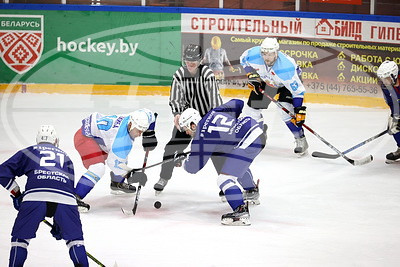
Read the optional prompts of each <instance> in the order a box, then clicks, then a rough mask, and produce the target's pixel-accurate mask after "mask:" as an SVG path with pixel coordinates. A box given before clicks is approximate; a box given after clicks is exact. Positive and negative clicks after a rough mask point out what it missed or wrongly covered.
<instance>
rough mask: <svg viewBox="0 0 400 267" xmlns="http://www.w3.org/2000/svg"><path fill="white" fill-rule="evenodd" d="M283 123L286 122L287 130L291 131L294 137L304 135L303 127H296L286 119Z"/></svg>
mask: <svg viewBox="0 0 400 267" xmlns="http://www.w3.org/2000/svg"><path fill="white" fill-rule="evenodd" d="M285 123H286V126H287V127H288V128H289V130H290V131H291V132H292V133H293V135H294V138H300V137H303V136H304V131H303V128H301V127H297V126H296V125H294V124H293V123H292V122H291V121H287V122H285Z"/></svg>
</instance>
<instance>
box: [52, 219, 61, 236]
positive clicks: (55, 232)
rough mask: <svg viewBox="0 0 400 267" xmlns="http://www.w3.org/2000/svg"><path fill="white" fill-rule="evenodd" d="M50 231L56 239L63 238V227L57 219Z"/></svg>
mask: <svg viewBox="0 0 400 267" xmlns="http://www.w3.org/2000/svg"><path fill="white" fill-rule="evenodd" d="M50 233H51V235H52V236H53V237H54V238H55V239H57V240H61V239H62V237H61V228H60V226H59V225H58V223H57V222H56V221H54V223H53V226H52V227H51V230H50Z"/></svg>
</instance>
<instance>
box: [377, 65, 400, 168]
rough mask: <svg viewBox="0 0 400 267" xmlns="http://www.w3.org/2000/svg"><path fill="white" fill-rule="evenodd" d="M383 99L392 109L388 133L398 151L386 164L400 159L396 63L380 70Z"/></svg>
mask: <svg viewBox="0 0 400 267" xmlns="http://www.w3.org/2000/svg"><path fill="white" fill-rule="evenodd" d="M377 75H378V77H379V79H380V82H379V84H380V86H381V88H382V92H383V97H384V99H385V102H386V104H387V105H388V106H389V108H390V116H389V120H388V133H389V134H390V135H392V136H393V138H394V140H395V142H396V144H397V150H396V151H394V152H391V153H389V154H387V155H386V163H393V162H394V161H397V160H398V159H400V103H399V99H400V81H399V67H398V66H397V64H396V63H395V62H394V61H388V60H386V61H384V62H383V63H382V64H381V65H380V66H379V68H378V71H377Z"/></svg>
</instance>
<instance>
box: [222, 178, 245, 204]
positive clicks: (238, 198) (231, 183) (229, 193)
mask: <svg viewBox="0 0 400 267" xmlns="http://www.w3.org/2000/svg"><path fill="white" fill-rule="evenodd" d="M236 181H237V177H235V176H233V175H228V174H223V173H221V174H220V175H218V178H217V184H218V186H219V188H220V189H221V190H222V192H224V194H225V197H226V200H227V201H228V203H229V205H230V206H231V208H232V209H236V208H237V207H239V206H240V205H242V204H244V201H243V195H242V190H240V188H239V187H238V186H237V185H236Z"/></svg>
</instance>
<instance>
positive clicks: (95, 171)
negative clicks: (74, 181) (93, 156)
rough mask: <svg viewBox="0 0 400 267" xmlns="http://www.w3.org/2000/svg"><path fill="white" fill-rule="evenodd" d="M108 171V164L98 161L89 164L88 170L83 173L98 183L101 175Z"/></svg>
mask: <svg viewBox="0 0 400 267" xmlns="http://www.w3.org/2000/svg"><path fill="white" fill-rule="evenodd" d="M105 172H106V165H104V163H96V164H93V165H90V166H89V169H88V170H87V172H86V173H85V174H84V175H83V176H85V177H86V178H87V179H89V180H91V181H92V182H93V183H94V184H96V183H97V182H98V181H99V180H100V178H101V177H103V175H104V173H105Z"/></svg>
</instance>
